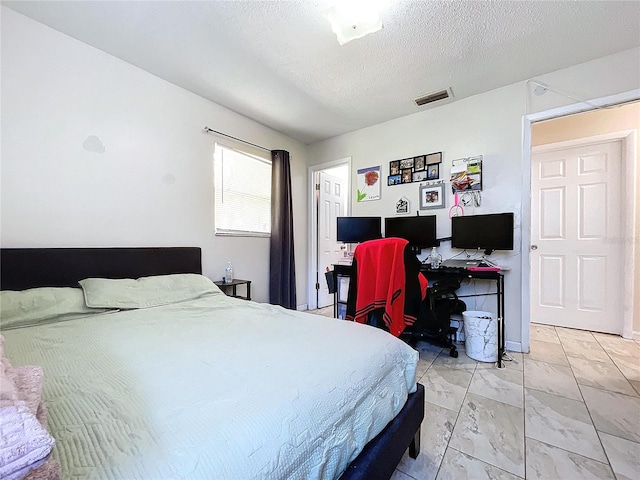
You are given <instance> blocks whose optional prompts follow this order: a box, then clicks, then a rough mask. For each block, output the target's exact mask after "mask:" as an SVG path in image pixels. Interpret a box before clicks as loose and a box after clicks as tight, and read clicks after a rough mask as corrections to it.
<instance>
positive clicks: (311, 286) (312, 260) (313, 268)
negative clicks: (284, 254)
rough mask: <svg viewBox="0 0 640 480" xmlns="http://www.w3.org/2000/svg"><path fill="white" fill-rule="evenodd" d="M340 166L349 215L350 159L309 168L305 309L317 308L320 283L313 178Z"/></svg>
mask: <svg viewBox="0 0 640 480" xmlns="http://www.w3.org/2000/svg"><path fill="white" fill-rule="evenodd" d="M341 165H347V172H348V173H347V191H346V197H345V199H346V206H347V213H348V214H351V202H350V198H351V196H350V193H349V192H350V191H351V157H345V158H340V159H338V160H334V161H332V162H327V163H321V164H318V165H312V166H310V167H309V169H308V170H309V190H308V191H309V202H308V203H309V225H308V228H307V238H308V239H309V250H308V254H307V262H308V266H307V271H308V272H309V275H308V278H307V285H308V288H307V309H308V310H315V309H316V308H317V307H318V299H317V297H316V294H315V293H316V282H319V281H321V279H317V277H316V275H317V273H318V265H317V260H318V255H317V250H318V209H317V206H316V188H315V176H316V173H318V172H320V171H322V170H328V169H330V168H334V167H339V166H341Z"/></svg>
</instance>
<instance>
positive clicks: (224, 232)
mask: <svg viewBox="0 0 640 480" xmlns="http://www.w3.org/2000/svg"><path fill="white" fill-rule="evenodd" d="M225 150H227V151H231V152H233V153H234V154H239V155H242V156H243V157H244V159H246V160H248V161H250V160H254V161H256V162H260V163H262V164H266V165H268V166H269V173H270V175H269V185H268V189H267V190H266V191H268V198H265V197H264V189H263V195H257V196H254V197H253V198H254V200H255V199H258V200H259V199H262V200H263V201H264V203H265V205H262V206H261V205H260V204H258V205H254V206H253V208H258V209H260V208H265V209H266V210H268V212H267V215H268V221H267V222H263V223H262V224H263V225H265V229H264V230H263V229H261V227H260V225H257V224H254V225H250V224H247V225H245V226H244V227H243V228H231V226H230V225H229V224H226V225H225V224H224V221H225V218H224V217H225V215H227V216H231V217H233V218H237V212H238V204H235V210H233V208H234V207H231V210H227V211H226V212H225V204H224V198H225V185H224V181H223V176H222V170H223V168H224V156H223V152H224V151H225ZM267 155H268V154H266V153H265V152H261V151H257V150H254V149H250V148H243V147H240V148H239V147H236V146H231V145H230V144H228V143H226V142H225V143H220V142H216V144H215V147H214V155H213V171H214V190H215V191H214V227H215V235H216V236H226V237H263V238H270V237H271V174H272V169H271V159H270V158H267ZM258 165H259V164H256V167H257V166H258ZM245 170H246V178H247V179H251V178H252V171H253V173H254V174H255V169H251V168H250V167H248V168H245ZM248 184H249V182H247V185H248ZM236 186H237V184H236ZM238 192H240V193H241V194H242V193H244V194H246V192H242V191H239V190H235V191H234V192H232V193H238ZM227 193H228V192H227ZM239 204H240V205H242V203H241V202H240V203H239ZM247 210H249V208H245V207H241V211H243V212H244V213H247ZM234 213H235V215H234ZM260 213H261V214H262V216H263V219H264V215H265V211H264V210H261V211H260ZM221 224H222V226H220V225H221Z"/></svg>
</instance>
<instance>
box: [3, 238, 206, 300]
mask: <svg viewBox="0 0 640 480" xmlns="http://www.w3.org/2000/svg"><path fill="white" fill-rule="evenodd" d="M172 273H202V252H201V250H200V248H199V247H145V248H3V249H1V250H0V288H1V289H2V290H25V289H27V288H34V287H76V286H78V281H80V280H82V279H84V278H90V277H99V278H138V277H146V276H151V275H168V274H172Z"/></svg>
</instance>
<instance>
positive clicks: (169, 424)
mask: <svg viewBox="0 0 640 480" xmlns="http://www.w3.org/2000/svg"><path fill="white" fill-rule="evenodd" d="M200 258H201V253H200V249H199V248H96V249H84V248H72V249H2V252H1V253H0V262H1V264H0V274H1V280H0V281H1V283H0V285H1V287H2V290H17V291H24V290H26V289H32V288H36V287H44V286H46V287H77V286H78V281H79V280H82V279H87V278H99V279H105V278H106V279H136V278H139V277H150V278H151V281H152V282H153V281H156V279H160V280H162V281H164V279H165V278H169V277H166V276H168V275H170V276H171V278H180V281H183V277H184V278H188V279H190V280H189V282H191V281H193V282H195V283H194V284H197V285H198V287H197V288H195V292H196V294H193V295H195V298H188V299H186V300H185V299H181V298H179V295H178V300H175V299H174V298H173V297H172V296H173V295H174V294H177V293H176V292H177V290H179V289H174V288H171V289H169V290H168V291H166V290H162V289H160V290H159V292H160V296H158V295H156V296H155V297H154V300H153V301H152V303H151V304H150V306H147V304H145V305H144V306H145V307H146V308H129V307H131V305H128V304H126V302H125V304H124V307H123V305H118V304H109V305H107V306H106V307H105V306H103V307H104V310H105V311H102V312H99V313H92V314H91V315H86V316H83V315H80V316H78V317H77V318H71V319H64V320H63V321H56V320H55V319H54V320H53V321H47V322H41V323H37V324H35V325H31V326H23V327H21V328H14V329H5V328H3V329H2V331H1V332H0V333H2V334H3V335H4V337H5V351H6V354H7V356H8V358H9V359H10V360H11V361H12V362H13V363H14V364H16V365H26V364H35V365H40V366H41V367H42V368H43V370H44V392H43V396H44V400H45V403H46V406H47V409H48V412H49V429H50V431H51V434H52V435H53V437H54V438H55V439H56V447H55V449H54V451H53V457H54V458H55V459H56V460H57V461H58V462H59V463H60V465H61V468H62V476H63V478H114V479H116V478H119V479H122V478H148V479H151V478H154V479H155V478H207V479H217V478H220V479H236V478H238V479H245V478H283V479H285V478H286V479H294V478H300V479H314V478H317V479H336V478H340V479H342V480H353V479H368V480H369V479H383V478H389V477H390V476H391V475H392V473H393V470H394V469H395V466H396V465H397V463H398V462H399V461H400V459H401V457H402V455H403V454H404V452H405V451H406V450H407V449H409V453H410V455H411V456H412V457H413V458H416V456H417V455H418V453H419V438H420V424H421V422H422V419H423V416H424V389H423V387H422V386H421V385H419V384H416V383H415V368H416V362H417V352H415V351H414V350H412V349H410V348H409V347H408V346H406V345H405V344H404V343H402V342H400V341H399V340H397V339H395V338H394V337H392V336H390V335H388V334H387V333H386V332H383V331H381V330H378V329H375V328H373V327H369V326H366V325H360V324H355V323H352V322H345V321H342V320H337V319H329V318H321V317H316V316H313V315H308V314H305V313H301V312H294V311H290V310H285V309H282V308H280V307H276V306H272V305H265V304H258V303H255V302H247V301H244V300H240V299H234V298H231V297H227V296H225V295H224V294H222V292H220V291H219V290H218V291H216V290H217V288H216V289H214V290H211V287H210V285H209V284H211V285H213V284H212V283H211V282H209V281H208V280H206V279H205V278H204V277H201V275H200V274H201V273H202V272H201V264H200ZM155 276H158V277H155ZM123 282H127V281H126V280H123ZM207 282H208V283H207ZM97 285H98V286H97V287H96V286H95V285H94V286H93V287H89V286H87V284H86V282H85V284H83V289H84V292H83V293H84V296H85V298H87V299H89V298H91V300H92V301H94V300H95V299H96V298H98V299H100V300H101V301H102V302H105V301H106V302H109V301H113V300H114V299H113V298H111V297H109V292H108V289H107V290H106V291H107V294H105V293H104V291H103V290H101V288H103V286H104V282H102V283H101V282H100V281H98V282H97ZM108 285H111V284H108ZM115 285H116V286H117V288H116V291H117V292H119V290H118V288H120V287H119V285H120V284H119V283H117V282H116V283H115ZM154 285H156V284H154ZM156 286H157V285H156ZM213 287H215V286H213ZM91 288H94V290H91ZM154 288H155V287H154ZM199 288H203V289H204V290H203V291H205V293H202V294H199V293H200V290H198V289H199ZM89 295H92V296H91V297H89ZM105 295H106V297H107V298H106V300H105ZM193 295H192V296H193ZM112 297H113V295H112ZM118 298H123V297H122V296H121V294H120V293H118ZM158 299H160V301H158ZM116 300H117V299H116ZM154 302H155V303H154ZM98 303H100V302H98Z"/></svg>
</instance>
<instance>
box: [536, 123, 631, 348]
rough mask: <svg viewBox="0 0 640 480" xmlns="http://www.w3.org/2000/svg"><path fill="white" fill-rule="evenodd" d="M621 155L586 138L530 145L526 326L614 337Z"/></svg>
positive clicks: (618, 305) (615, 143) (618, 325)
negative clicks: (528, 319) (528, 315)
mask: <svg viewBox="0 0 640 480" xmlns="http://www.w3.org/2000/svg"><path fill="white" fill-rule="evenodd" d="M534 137H535V129H534ZM622 151H623V146H622V142H621V140H620V139H613V140H601V139H599V138H594V137H591V138H584V139H577V140H574V141H569V142H562V143H553V144H549V145H541V146H537V147H533V153H532V156H531V201H532V202H531V203H532V208H531V250H530V260H531V322H532V323H542V324H545V325H553V326H556V327H566V328H574V329H581V330H590V331H595V332H602V333H613V334H616V335H621V334H622V292H621V289H620V285H622V284H623V283H624V272H623V268H622V267H623V260H624V257H623V252H622V249H621V248H619V245H618V244H617V241H616V240H617V239H621V238H623V231H622V230H623V216H624V208H623V205H622V192H623V191H624V188H623V185H622V183H621V182H622V178H621V173H622V164H623V162H622Z"/></svg>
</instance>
